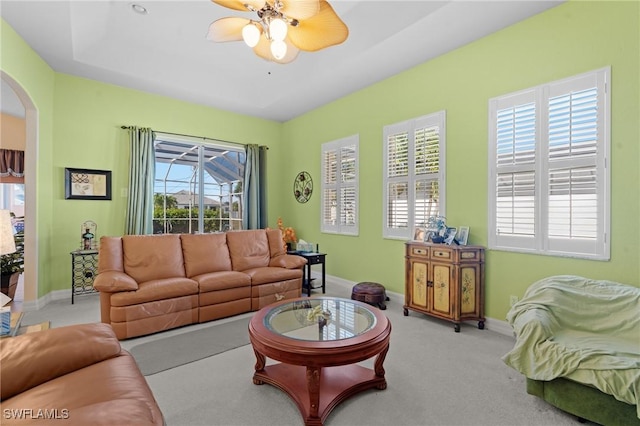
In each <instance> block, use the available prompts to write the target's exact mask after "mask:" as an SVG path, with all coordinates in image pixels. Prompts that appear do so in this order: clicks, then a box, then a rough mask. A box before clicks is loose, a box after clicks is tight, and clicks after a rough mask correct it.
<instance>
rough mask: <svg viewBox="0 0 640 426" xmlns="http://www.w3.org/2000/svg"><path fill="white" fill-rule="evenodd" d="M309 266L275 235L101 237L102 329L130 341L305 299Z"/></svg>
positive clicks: (254, 232)
mask: <svg viewBox="0 0 640 426" xmlns="http://www.w3.org/2000/svg"><path fill="white" fill-rule="evenodd" d="M305 263H306V260H305V259H304V258H302V257H300V256H292V255H288V254H286V251H285V250H284V244H283V241H282V233H281V232H280V230H278V229H273V230H264V229H259V230H247V231H230V232H227V233H218V234H162V235H126V236H123V237H102V238H101V239H100V254H99V262H98V276H97V277H96V279H95V281H94V284H93V285H94V287H95V289H97V290H98V291H100V312H101V320H102V322H104V323H107V324H111V326H112V327H113V329H114V331H115V333H116V335H117V336H118V338H119V339H127V338H131V337H136V336H141V335H145V334H150V333H155V332H158V331H163V330H168V329H171V328H175V327H180V326H183V325H187V324H195V323H202V322H206V321H211V320H214V319H219V318H224V317H229V316H232V315H237V314H241V313H245V312H251V311H256V310H258V309H260V308H262V307H264V306H266V305H268V304H271V303H273V302H276V301H279V300H282V299H291V298H294V297H300V295H301V293H302V267H303V266H304V265H305Z"/></svg>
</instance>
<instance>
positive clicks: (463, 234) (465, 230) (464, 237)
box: [456, 226, 469, 246]
mask: <svg viewBox="0 0 640 426" xmlns="http://www.w3.org/2000/svg"><path fill="white" fill-rule="evenodd" d="M456 241H458V244H460V245H461V246H466V245H467V243H468V241H469V227H468V226H461V227H459V228H458V234H457V237H456Z"/></svg>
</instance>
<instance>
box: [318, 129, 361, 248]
mask: <svg viewBox="0 0 640 426" xmlns="http://www.w3.org/2000/svg"><path fill="white" fill-rule="evenodd" d="M358 145H359V137H358V135H354V136H350V137H347V138H344V139H340V140H337V141H333V142H328V143H325V144H323V145H322V203H321V204H322V211H321V224H320V229H321V231H322V232H327V233H335V234H345V235H358Z"/></svg>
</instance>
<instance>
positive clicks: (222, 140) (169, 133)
mask: <svg viewBox="0 0 640 426" xmlns="http://www.w3.org/2000/svg"><path fill="white" fill-rule="evenodd" d="M131 127H132V126H124V125H122V126H120V128H121V129H123V130H125V129H129V128H131ZM153 131H154V132H156V133H164V134H167V135H174V136H187V137H189V138H196V139H203V140H209V141H218V142H224V143H230V144H233V145H240V146H247V145H250V144H245V143H240V142H232V141H226V140H224V139H212V138H206V137H204V136H194V135H185V134H184V133H173V132H164V131H162V130H153ZM260 147H261V148H263V147H264V148H266V149H269V147H268V146H266V145H261V146H260Z"/></svg>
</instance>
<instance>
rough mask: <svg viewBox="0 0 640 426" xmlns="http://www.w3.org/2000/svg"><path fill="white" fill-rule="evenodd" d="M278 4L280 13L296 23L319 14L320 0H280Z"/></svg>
mask: <svg viewBox="0 0 640 426" xmlns="http://www.w3.org/2000/svg"><path fill="white" fill-rule="evenodd" d="M280 3H282V7H281V8H280V12H282V13H284V14H285V15H287V17H288V18H293V19H297V20H298V21H300V20H303V19H309V18H311V17H312V16H315V15H317V14H318V12H320V0H280Z"/></svg>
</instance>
